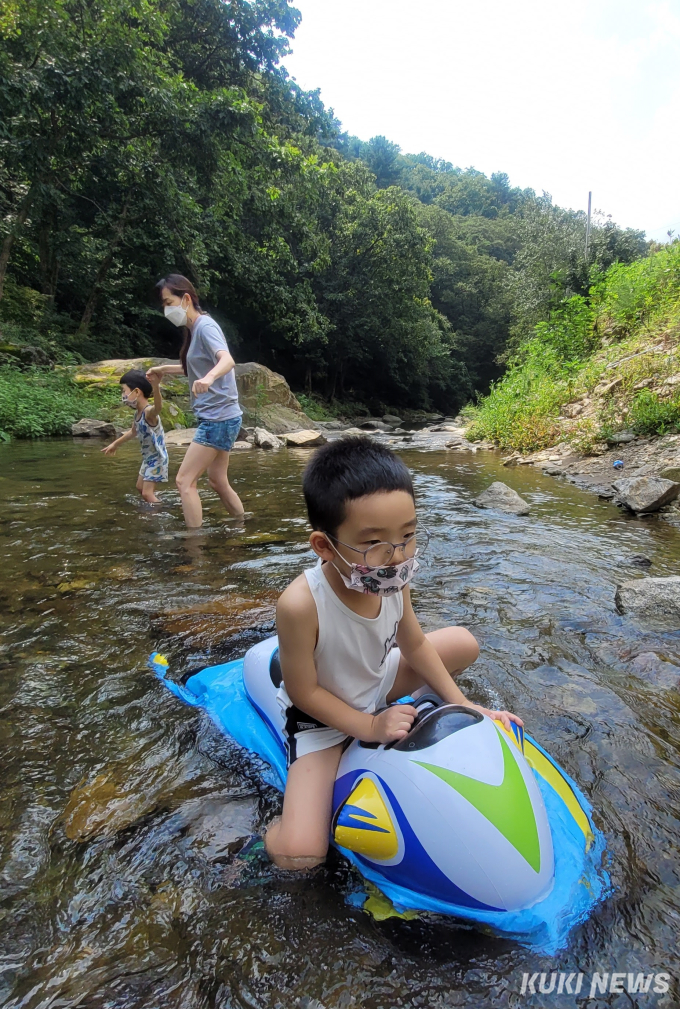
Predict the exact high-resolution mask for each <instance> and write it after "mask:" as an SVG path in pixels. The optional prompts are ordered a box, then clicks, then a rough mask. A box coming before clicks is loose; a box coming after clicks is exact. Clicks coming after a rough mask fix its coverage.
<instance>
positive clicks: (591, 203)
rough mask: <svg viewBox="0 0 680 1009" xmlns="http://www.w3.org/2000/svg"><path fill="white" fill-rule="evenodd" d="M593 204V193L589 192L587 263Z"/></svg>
mask: <svg viewBox="0 0 680 1009" xmlns="http://www.w3.org/2000/svg"><path fill="white" fill-rule="evenodd" d="M592 205H593V194H592V193H588V223H587V224H586V263H587V262H588V243H589V242H590V211H591V208H592Z"/></svg>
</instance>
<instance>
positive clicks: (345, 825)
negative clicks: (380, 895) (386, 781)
mask: <svg viewBox="0 0 680 1009" xmlns="http://www.w3.org/2000/svg"><path fill="white" fill-rule="evenodd" d="M333 837H334V839H335V843H336V844H339V845H340V846H341V847H342V848H349V850H350V851H355V852H356V853H357V854H358V855H364V856H365V857H366V858H370V859H374V860H376V861H385V860H387V859H392V858H394V857H395V856H396V854H397V852H398V851H399V837H398V835H397V832H396V830H395V827H394V824H393V823H392V817H391V816H390V814H389V812H388V809H387V806H386V805H385V800H384V799H383V797H382V795H381V794H380V792H379V791H378V787H377V785H376V784H375V782H374V781H373V780H372V779H371V778H362V779H361V781H360V782H359V784H358V785H356V786H355V788H354V790H353V791H352V793H351V795H350V796H349V798H348V799H347V801H346V802H345V804H344V806H342V807H341V809H340V812H339V813H338V818H337V821H336V824H335V831H334V834H333Z"/></svg>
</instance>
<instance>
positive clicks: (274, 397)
mask: <svg viewBox="0 0 680 1009" xmlns="http://www.w3.org/2000/svg"><path fill="white" fill-rule="evenodd" d="M162 364H178V361H177V360H171V359H170V358H167V357H129V358H110V359H109V360H106V361H96V362H95V363H94V364H84V365H79V366H78V367H77V368H75V369H73V368H71V369H69V370H70V371H71V372H72V374H73V379H74V381H75V382H78V384H79V385H83V386H85V387H86V388H97V387H101V386H109V387H113V386H117V385H118V383H119V382H120V378H121V376H122V375H124V374H125V372H126V371H132V370H137V371H148V369H149V368H152V367H155V366H158V365H162ZM236 385H237V387H238V394H239V401H240V403H241V408H242V409H243V424H244V426H246V425H247V426H250V427H255V426H259V427H264V428H266V429H267V430H268V431H271V432H273V433H274V434H283V433H285V432H288V431H299V430H300V429H301V428H305V429H307V430H309V429H310V428H315V427H316V424H315V423H314V421H313V420H311V418H309V417H308V416H307V415H306V414H305V413H304V412H303V410H302V407H301V406H300V404H299V402H298V400H297V399H296V397H295V396H294V395H293V393H292V392H291V390H290V386H289V385H288V383H287V382H286V380H285V378H284V377H283V375H278V374H277V373H276V372H275V371H271V370H270V369H269V368H265V366H264V365H263V364H255V363H254V362H249V363H247V364H237V365H236ZM162 389H163V397H164V399H165V406H164V410H163V414H162V420H163V426H164V428H165V430H166V431H167V430H172V429H173V428H181V427H185V426H186V423H187V419H186V417H185V414H186V413H187V412H188V410H189V383H188V381H187V379H186V378H185V377H184V375H166V376H165V378H164V379H163V386H162ZM112 419H115V420H116V421H119V420H120V418H119V417H118V415H116V417H115V418H112ZM123 422H125V421H123Z"/></svg>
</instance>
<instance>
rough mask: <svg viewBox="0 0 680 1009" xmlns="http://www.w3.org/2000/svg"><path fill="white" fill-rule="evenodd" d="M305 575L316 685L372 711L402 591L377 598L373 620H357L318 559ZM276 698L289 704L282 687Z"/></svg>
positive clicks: (400, 609) (399, 614)
mask: <svg viewBox="0 0 680 1009" xmlns="http://www.w3.org/2000/svg"><path fill="white" fill-rule="evenodd" d="M305 577H306V579H307V584H308V585H309V588H310V591H311V593H312V595H313V596H314V602H315V603H316V612H317V616H318V620H319V638H318V641H317V643H316V648H315V649H314V665H315V666H316V675H317V681H318V683H319V686H320V687H323V688H324V689H325V690H328V691H329V692H330V693H331V694H335V696H336V697H339V698H340V699H341V700H343V701H345V703H346V704H349V705H351V707H353V708H356V709H357V711H375V708H376V704H377V701H378V698H379V695H380V688H381V686H382V683H383V680H384V678H385V672H386V665H385V663H386V661H387V656H388V655H389V653H390V650H391V649H392V647H393V645H394V644H395V642H396V638H397V630H398V628H399V621H400V620H401V618H402V616H403V615H404V598H403V595H402V593H401V592H394V593H393V594H392V595H389V596H383V597H382V598H381V606H380V613H379V614H378V616H377V617H373V618H369V617H360V616H359V614H358V613H355V612H354V611H353V610H350V608H349V607H348V606H345V604H344V603H343V602H342V600H341V599H339V598H338V597H337V596H336V594H335V592H334V591H333V589H332V588H331V586H330V585H329V584H328V581H327V579H326V576H325V574H324V573H323V571H322V568H321V561H320V560H319V563H318V564H317V565H316V567H313V568H309V569H308V570H307V571H305ZM278 699H279V703H280V704H281V705H282V706H284V707H289V706H290V704H291V701H290V699H289V697H288V694H287V693H286V688H285V684H283V683H282V684H281V686H280V688H279V693H278Z"/></svg>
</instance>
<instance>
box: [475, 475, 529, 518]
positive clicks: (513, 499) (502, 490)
mask: <svg viewBox="0 0 680 1009" xmlns="http://www.w3.org/2000/svg"><path fill="white" fill-rule="evenodd" d="M472 503H473V505H474V506H475V507H476V508H493V509H495V510H496V511H502V512H507V513H508V514H510V515H528V514H529V510H530V508H529V504H528V502H527V501H525V500H524V498H522V497H520V496H519V494H518V493H517V491H515V490H513V489H512V487H508V485H507V484H504V483H501V481H500V480H496V481H494V483H492V484H491V485H490V486H489V487H487V489H486V490H485V491H482V493H481V494H480V495H479V496H478V497H476V498H475V499H474V500H473V502H472Z"/></svg>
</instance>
